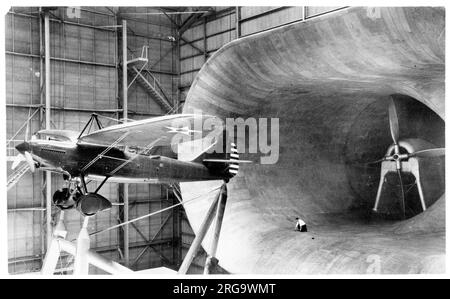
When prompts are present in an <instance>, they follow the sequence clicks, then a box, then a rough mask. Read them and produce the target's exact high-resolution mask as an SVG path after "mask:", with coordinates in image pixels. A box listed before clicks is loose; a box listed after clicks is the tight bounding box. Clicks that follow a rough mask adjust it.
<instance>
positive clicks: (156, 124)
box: [78, 114, 221, 147]
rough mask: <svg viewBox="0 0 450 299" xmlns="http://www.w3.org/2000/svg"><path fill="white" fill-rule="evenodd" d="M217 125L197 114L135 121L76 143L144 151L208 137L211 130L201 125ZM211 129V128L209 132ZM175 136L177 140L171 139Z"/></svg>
mask: <svg viewBox="0 0 450 299" xmlns="http://www.w3.org/2000/svg"><path fill="white" fill-rule="evenodd" d="M204 123H205V124H208V123H209V124H213V123H215V124H217V123H221V122H220V119H218V118H217V117H215V116H209V115H197V114H176V115H166V116H161V117H154V118H150V119H144V120H138V121H134V122H129V123H125V124H119V125H114V126H110V127H107V128H104V129H101V130H98V131H95V132H93V133H90V134H87V135H84V136H82V137H81V138H79V139H78V143H80V144H95V145H101V146H137V147H148V146H149V144H151V146H161V145H172V144H173V143H179V142H180V141H178V140H179V139H178V138H180V137H181V138H186V139H185V140H196V139H200V138H203V137H205V136H208V134H210V133H212V132H213V130H214V126H210V125H209V128H206V129H205V128H204V127H203V124H204ZM211 127H212V128H211ZM175 135H177V139H178V140H177V139H174V136H175Z"/></svg>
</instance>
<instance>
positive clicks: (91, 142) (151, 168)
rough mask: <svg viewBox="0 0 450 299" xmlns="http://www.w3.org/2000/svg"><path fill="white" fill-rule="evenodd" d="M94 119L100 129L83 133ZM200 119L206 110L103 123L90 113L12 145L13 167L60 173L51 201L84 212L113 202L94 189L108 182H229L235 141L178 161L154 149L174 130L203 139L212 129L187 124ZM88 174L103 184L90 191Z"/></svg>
mask: <svg viewBox="0 0 450 299" xmlns="http://www.w3.org/2000/svg"><path fill="white" fill-rule="evenodd" d="M207 118H209V119H211V118H214V117H212V116H207ZM94 119H95V120H97V124H98V125H99V128H100V129H99V130H97V131H94V132H92V133H87V134H83V133H84V132H85V130H86V128H87V127H88V124H89V123H90V122H93V121H94ZM204 119H205V116H204V115H203V116H201V115H195V114H178V115H168V116H162V117H156V118H151V119H145V120H140V121H133V122H128V123H124V124H118V125H114V126H110V127H106V128H101V125H100V123H99V122H98V119H97V118H96V115H95V114H93V116H92V117H91V119H90V121H89V122H88V124H86V126H85V127H84V129H83V131H81V132H75V131H69V130H42V131H39V132H37V135H39V138H38V137H37V136H36V135H35V136H34V137H33V138H32V139H31V140H30V141H25V142H23V143H21V144H19V145H18V146H17V147H16V149H17V150H18V151H19V153H20V154H19V155H18V156H17V157H16V159H15V161H14V163H13V166H12V167H13V169H14V168H16V167H17V165H18V164H19V163H20V162H21V161H23V160H25V161H27V163H28V164H29V166H30V169H31V171H34V170H35V169H36V168H39V169H42V170H49V171H53V172H58V173H61V174H63V176H64V180H65V181H66V183H67V185H68V186H67V187H65V188H62V189H60V190H58V191H56V192H55V193H54V195H53V202H54V204H55V205H56V206H58V207H59V208H61V209H69V208H72V207H76V208H77V209H78V210H79V211H80V212H81V213H82V214H83V215H85V216H92V215H94V214H96V213H97V212H99V211H102V210H105V209H108V208H110V207H111V203H110V202H109V200H107V199H106V198H104V197H103V196H101V195H100V194H98V191H99V190H100V188H101V187H102V186H103V184H104V183H105V182H107V181H108V182H116V183H169V184H170V183H173V182H186V181H205V180H224V181H225V182H227V181H228V180H229V179H231V178H232V177H233V176H235V175H236V174H237V172H238V169H239V155H238V152H237V148H236V145H235V144H234V143H230V144H229V145H230V147H229V152H227V151H226V150H224V151H223V153H217V152H213V153H208V152H207V151H208V150H209V149H211V147H212V146H213V145H215V144H216V143H217V140H216V141H215V143H212V144H211V145H210V146H209V147H208V148H206V149H202V150H201V151H200V152H197V153H196V155H195V156H193V157H192V158H191V159H189V160H187V161H186V160H184V161H183V160H180V159H179V157H178V158H177V156H176V155H175V156H174V157H170V155H168V156H163V155H161V154H159V155H156V154H154V152H155V151H154V149H155V148H158V147H159V148H161V147H169V146H172V145H173V144H172V142H173V137H174V136H175V135H176V134H179V135H180V134H181V135H186V136H189V137H192V138H191V140H192V141H195V140H203V139H204V136H205V135H206V134H214V130H213V129H212V130H204V129H202V130H193V129H191V128H192V127H193V126H194V123H195V122H196V121H199V122H200V123H202V121H203V120H204ZM216 131H217V130H216ZM222 133H223V132H222ZM216 137H217V138H220V137H219V136H216ZM222 137H223V134H222ZM86 179H89V180H96V181H101V183H100V185H99V186H98V187H97V189H96V190H95V191H94V192H88V189H87V187H86Z"/></svg>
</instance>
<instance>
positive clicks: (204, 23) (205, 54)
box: [203, 17, 208, 63]
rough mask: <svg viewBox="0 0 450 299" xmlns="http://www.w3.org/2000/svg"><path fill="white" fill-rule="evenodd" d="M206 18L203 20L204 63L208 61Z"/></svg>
mask: <svg viewBox="0 0 450 299" xmlns="http://www.w3.org/2000/svg"><path fill="white" fill-rule="evenodd" d="M207 19H208V18H207V17H205V18H204V19H203V57H204V58H205V63H206V60H208V46H207V40H206V37H207V36H206V21H207Z"/></svg>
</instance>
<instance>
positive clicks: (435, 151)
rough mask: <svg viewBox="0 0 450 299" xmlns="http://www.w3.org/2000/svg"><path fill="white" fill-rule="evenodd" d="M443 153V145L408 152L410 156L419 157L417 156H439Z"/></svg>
mask: <svg viewBox="0 0 450 299" xmlns="http://www.w3.org/2000/svg"><path fill="white" fill-rule="evenodd" d="M444 155H445V147H440V148H430V149H426V150H421V151H417V152H414V153H411V154H409V156H410V157H419V158H430V157H440V156H444Z"/></svg>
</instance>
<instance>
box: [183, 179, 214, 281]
mask: <svg viewBox="0 0 450 299" xmlns="http://www.w3.org/2000/svg"><path fill="white" fill-rule="evenodd" d="M221 194H222V188H221V189H220V191H219V194H217V196H216V198H215V199H214V201H213V202H212V204H211V206H210V207H209V210H208V212H207V213H206V216H205V219H204V220H203V223H202V224H201V225H200V229H199V231H198V233H197V235H196V236H195V239H194V241H193V242H192V244H191V247H189V251H188V252H187V254H186V256H185V257H184V260H183V263H182V264H181V266H180V269H179V270H178V274H186V273H187V271H188V269H189V267H190V265H191V263H192V261H193V260H194V257H195V255H196V254H197V252H198V250H199V248H200V246H201V244H202V241H203V239H204V238H205V235H206V233H207V232H208V229H209V227H210V225H211V222H212V220H213V218H214V212H215V211H217V203H218V202H219V199H220V197H221Z"/></svg>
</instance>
